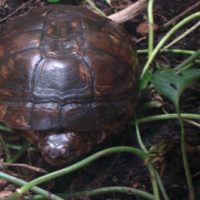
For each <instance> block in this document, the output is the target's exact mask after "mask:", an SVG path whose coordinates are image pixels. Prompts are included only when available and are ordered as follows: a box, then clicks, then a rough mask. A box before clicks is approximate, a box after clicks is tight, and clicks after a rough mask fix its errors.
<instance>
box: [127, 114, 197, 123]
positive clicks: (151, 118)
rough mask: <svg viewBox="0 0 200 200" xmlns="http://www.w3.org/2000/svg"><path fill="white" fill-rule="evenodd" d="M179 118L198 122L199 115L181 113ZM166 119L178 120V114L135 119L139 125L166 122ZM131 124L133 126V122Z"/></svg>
mask: <svg viewBox="0 0 200 200" xmlns="http://www.w3.org/2000/svg"><path fill="white" fill-rule="evenodd" d="M181 117H182V118H183V119H195V120H200V115H198V114H189V113H181ZM167 119H178V114H161V115H154V116H149V117H143V118H140V119H137V122H138V123H139V124H140V123H146V122H151V121H158V120H167ZM131 124H134V122H131Z"/></svg>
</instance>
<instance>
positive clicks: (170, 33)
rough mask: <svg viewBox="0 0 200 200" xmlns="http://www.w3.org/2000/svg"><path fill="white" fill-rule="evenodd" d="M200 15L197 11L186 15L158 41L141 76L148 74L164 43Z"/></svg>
mask: <svg viewBox="0 0 200 200" xmlns="http://www.w3.org/2000/svg"><path fill="white" fill-rule="evenodd" d="M198 17H200V12H196V13H194V14H192V15H190V16H188V17H186V18H185V19H183V20H182V21H180V22H179V23H178V24H176V25H175V26H174V27H173V28H172V29H171V30H170V31H169V32H168V33H167V34H166V35H165V36H164V37H163V38H162V39H161V41H160V42H159V43H158V45H157V46H156V47H155V49H154V50H153V52H152V54H151V56H150V57H149V59H148V61H147V63H146V65H145V66H144V69H143V71H142V73H141V78H142V77H144V75H145V74H146V72H147V70H148V69H149V67H150V64H151V63H152V61H153V59H154V58H155V56H156V55H157V53H158V52H159V50H160V49H161V48H162V46H163V45H164V43H165V42H166V41H167V40H168V39H169V38H170V37H171V35H172V34H174V33H175V32H176V31H177V30H178V29H179V28H180V27H182V26H183V25H185V24H186V23H188V22H190V21H191V20H193V19H195V18H198Z"/></svg>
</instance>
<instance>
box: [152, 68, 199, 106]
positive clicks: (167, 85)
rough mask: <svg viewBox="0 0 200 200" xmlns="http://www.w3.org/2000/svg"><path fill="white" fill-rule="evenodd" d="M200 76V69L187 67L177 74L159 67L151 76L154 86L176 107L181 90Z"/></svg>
mask: <svg viewBox="0 0 200 200" xmlns="http://www.w3.org/2000/svg"><path fill="white" fill-rule="evenodd" d="M199 76H200V69H188V70H184V71H182V72H181V73H180V74H177V73H176V72H175V71H174V70H173V69H160V70H158V71H156V72H155V73H154V74H153V75H152V76H151V80H150V81H151V82H152V84H153V85H154V87H155V88H156V89H157V90H159V91H160V93H161V94H163V95H164V96H165V97H167V98H168V99H170V100H171V101H172V102H173V103H174V104H175V106H176V107H178V102H179V98H180V96H181V94H182V92H183V91H184V90H185V89H186V88H187V87H188V86H189V85H190V84H191V83H192V81H194V80H195V79H196V78H198V77H199Z"/></svg>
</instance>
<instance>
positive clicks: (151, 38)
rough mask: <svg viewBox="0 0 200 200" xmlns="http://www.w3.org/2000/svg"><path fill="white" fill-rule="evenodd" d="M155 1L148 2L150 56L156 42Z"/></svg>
mask: <svg viewBox="0 0 200 200" xmlns="http://www.w3.org/2000/svg"><path fill="white" fill-rule="evenodd" d="M153 3H154V0H149V2H148V8H147V13H148V22H149V33H148V56H149V57H150V55H151V54H152V52H153V44H154V26H153V25H154V20H153Z"/></svg>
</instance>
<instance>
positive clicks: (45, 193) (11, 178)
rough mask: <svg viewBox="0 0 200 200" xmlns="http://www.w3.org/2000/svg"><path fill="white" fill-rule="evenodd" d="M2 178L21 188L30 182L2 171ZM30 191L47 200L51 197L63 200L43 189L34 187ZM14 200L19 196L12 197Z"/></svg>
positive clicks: (53, 199)
mask: <svg viewBox="0 0 200 200" xmlns="http://www.w3.org/2000/svg"><path fill="white" fill-rule="evenodd" d="M0 178H2V179H5V180H7V181H9V182H11V183H14V184H16V185H20V186H22V185H25V184H27V183H28V182H26V181H24V180H21V179H19V178H16V177H14V176H10V175H8V174H6V173H4V172H1V171H0ZM30 190H31V191H32V192H35V193H37V194H40V195H41V196H43V197H46V198H47V199H48V198H49V197H50V199H51V200H63V199H62V198H60V197H58V196H57V195H55V194H52V193H49V191H46V190H43V189H41V188H39V187H37V186H34V187H32V188H31V189H30ZM9 198H10V197H7V198H6V199H9ZM12 199H17V196H14V197H12Z"/></svg>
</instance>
